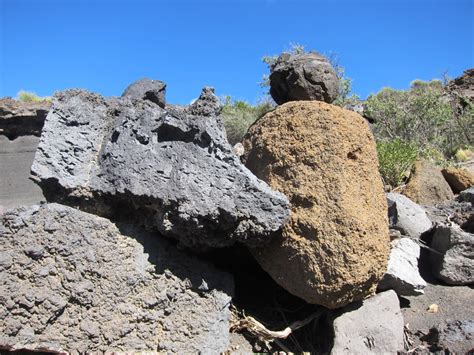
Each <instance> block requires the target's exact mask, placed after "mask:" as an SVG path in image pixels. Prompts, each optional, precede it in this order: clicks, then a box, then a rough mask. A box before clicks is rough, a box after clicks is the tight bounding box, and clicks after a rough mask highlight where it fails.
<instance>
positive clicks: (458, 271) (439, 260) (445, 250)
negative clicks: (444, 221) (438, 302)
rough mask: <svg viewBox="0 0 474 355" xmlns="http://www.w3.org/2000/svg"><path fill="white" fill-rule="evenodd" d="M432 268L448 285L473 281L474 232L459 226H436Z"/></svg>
mask: <svg viewBox="0 0 474 355" xmlns="http://www.w3.org/2000/svg"><path fill="white" fill-rule="evenodd" d="M431 248H432V249H434V251H432V252H431V263H432V270H433V273H434V275H435V276H436V278H438V279H439V280H441V281H444V282H445V283H447V284H449V285H469V284H472V283H474V234H471V233H467V232H464V231H463V230H462V229H461V228H460V227H459V226H457V225H452V226H443V225H440V226H437V227H436V229H435V231H434V234H433V237H432V240H431Z"/></svg>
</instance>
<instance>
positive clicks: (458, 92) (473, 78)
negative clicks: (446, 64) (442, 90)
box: [447, 68, 474, 100]
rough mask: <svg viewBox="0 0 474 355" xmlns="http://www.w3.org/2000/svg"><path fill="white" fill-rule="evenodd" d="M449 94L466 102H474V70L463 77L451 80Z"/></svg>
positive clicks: (468, 71) (466, 71)
mask: <svg viewBox="0 0 474 355" xmlns="http://www.w3.org/2000/svg"><path fill="white" fill-rule="evenodd" d="M447 89H448V92H449V93H450V94H451V95H454V96H457V97H459V98H462V99H464V100H466V99H467V100H474V68H471V69H467V70H465V71H464V73H463V75H461V76H459V77H457V78H455V79H453V80H451V81H450V82H449V84H448V87H447Z"/></svg>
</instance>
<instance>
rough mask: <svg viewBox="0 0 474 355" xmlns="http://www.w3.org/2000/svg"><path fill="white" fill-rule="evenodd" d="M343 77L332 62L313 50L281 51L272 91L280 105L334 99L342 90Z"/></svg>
mask: <svg viewBox="0 0 474 355" xmlns="http://www.w3.org/2000/svg"><path fill="white" fill-rule="evenodd" d="M338 90H339V79H338V77H337V74H336V71H335V70H334V68H333V67H332V65H331V63H329V61H328V60H327V59H326V58H325V57H323V56H322V55H320V54H318V53H315V52H310V53H301V54H289V53H283V54H281V55H280V56H279V57H278V59H277V60H276V62H275V63H274V64H273V65H272V66H271V68H270V94H271V95H272V97H273V99H274V100H275V102H276V103H277V104H279V105H281V104H284V103H285V102H288V101H298V100H318V101H325V102H328V103H331V102H333V101H334V100H335V99H336V98H337V95H338V93H339V91H338Z"/></svg>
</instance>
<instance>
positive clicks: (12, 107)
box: [0, 97, 51, 139]
mask: <svg viewBox="0 0 474 355" xmlns="http://www.w3.org/2000/svg"><path fill="white" fill-rule="evenodd" d="M50 107H51V102H49V101H40V102H23V101H17V100H13V99H11V98H8V97H6V98H3V99H0V134H1V135H5V136H7V137H8V138H9V139H15V138H17V137H18V136H29V135H35V136H40V135H41V129H42V128H43V124H44V120H45V118H46V115H47V114H48V111H49V109H50Z"/></svg>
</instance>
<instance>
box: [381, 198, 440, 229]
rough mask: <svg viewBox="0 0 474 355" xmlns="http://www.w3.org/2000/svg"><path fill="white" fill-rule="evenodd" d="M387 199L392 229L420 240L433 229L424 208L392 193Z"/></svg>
mask: <svg viewBox="0 0 474 355" xmlns="http://www.w3.org/2000/svg"><path fill="white" fill-rule="evenodd" d="M386 197H387V204H388V220H389V223H390V228H393V229H397V230H399V231H400V232H401V233H403V234H404V235H407V236H410V237H413V238H419V237H420V235H422V234H423V233H425V232H426V231H428V230H430V229H431V225H432V224H431V221H430V219H429V218H428V216H427V214H426V212H425V210H424V209H423V207H421V206H420V205H417V204H416V203H414V202H413V201H412V200H410V199H409V198H408V197H406V196H403V195H401V194H397V193H393V192H391V193H388V194H386Z"/></svg>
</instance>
